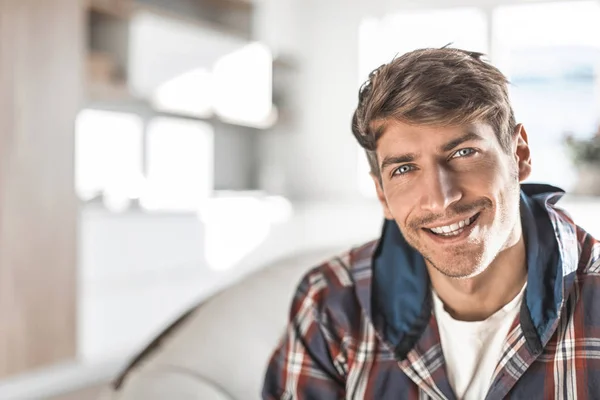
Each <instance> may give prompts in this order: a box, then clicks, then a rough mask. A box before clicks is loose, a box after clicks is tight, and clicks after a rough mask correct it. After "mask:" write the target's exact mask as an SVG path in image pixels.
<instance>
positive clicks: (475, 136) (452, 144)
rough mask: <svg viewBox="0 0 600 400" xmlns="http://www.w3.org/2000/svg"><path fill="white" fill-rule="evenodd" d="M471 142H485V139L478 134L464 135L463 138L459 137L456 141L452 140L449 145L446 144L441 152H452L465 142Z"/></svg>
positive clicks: (470, 132)
mask: <svg viewBox="0 0 600 400" xmlns="http://www.w3.org/2000/svg"><path fill="white" fill-rule="evenodd" d="M469 140H483V138H482V137H481V136H479V135H478V134H476V133H475V132H473V131H469V132H467V133H466V134H464V135H463V136H461V137H458V138H456V139H452V140H451V141H449V142H448V143H446V144H444V145H443V146H441V147H440V150H441V151H442V152H447V151H450V150H452V149H454V148H455V147H457V146H460V145H461V144H463V143H464V142H468V141H469Z"/></svg>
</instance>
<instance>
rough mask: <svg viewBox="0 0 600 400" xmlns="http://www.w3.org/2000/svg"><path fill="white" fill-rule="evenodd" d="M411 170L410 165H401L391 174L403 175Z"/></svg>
mask: <svg viewBox="0 0 600 400" xmlns="http://www.w3.org/2000/svg"><path fill="white" fill-rule="evenodd" d="M412 170H413V167H412V165H403V166H401V167H398V168H396V169H395V170H394V173H393V175H404V174H406V173H408V172H410V171H412Z"/></svg>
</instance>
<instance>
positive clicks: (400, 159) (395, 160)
mask: <svg viewBox="0 0 600 400" xmlns="http://www.w3.org/2000/svg"><path fill="white" fill-rule="evenodd" d="M416 158H417V155H416V154H415V153H407V154H402V155H399V156H385V157H384V158H383V161H382V162H381V170H382V171H383V170H384V169H386V167H389V166H390V165H396V164H403V163H407V162H412V161H414V160H415V159H416Z"/></svg>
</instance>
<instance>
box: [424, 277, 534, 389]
mask: <svg viewBox="0 0 600 400" xmlns="http://www.w3.org/2000/svg"><path fill="white" fill-rule="evenodd" d="M524 291H525V286H524V287H523V289H522V290H521V292H520V293H519V294H518V295H517V296H516V297H515V298H514V299H513V300H511V301H510V303H508V304H507V305H505V306H504V307H503V308H502V309H500V310H498V311H497V312H496V313H494V314H493V315H492V316H490V317H489V318H488V319H486V320H484V321H475V322H466V321H458V320H456V319H454V318H452V317H451V316H450V314H448V313H447V312H446V310H444V304H443V303H442V301H441V300H440V298H439V297H438V296H437V294H436V293H435V291H434V292H433V307H434V313H435V316H436V319H437V323H438V328H439V331H440V339H441V343H442V351H443V353H444V358H445V360H446V372H447V374H448V379H449V381H450V386H451V387H452V389H453V390H454V394H455V395H456V397H457V398H458V399H459V400H481V399H483V398H485V396H486V394H487V392H488V390H489V388H490V385H491V383H492V382H491V380H492V375H493V373H494V370H495V369H496V366H497V365H498V361H499V360H500V356H501V353H502V347H503V345H504V341H505V339H506V336H507V335H508V333H509V330H510V327H511V326H512V323H513V322H514V320H515V318H516V317H517V315H518V314H519V310H520V307H521V303H522V301H523V293H524Z"/></svg>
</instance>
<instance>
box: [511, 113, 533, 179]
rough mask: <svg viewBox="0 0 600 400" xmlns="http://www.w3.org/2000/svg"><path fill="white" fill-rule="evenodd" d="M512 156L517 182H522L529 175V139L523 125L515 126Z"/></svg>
mask: <svg viewBox="0 0 600 400" xmlns="http://www.w3.org/2000/svg"><path fill="white" fill-rule="evenodd" d="M514 154H515V157H516V159H517V166H518V169H519V182H523V181H524V180H525V179H527V178H529V175H531V150H530V149H529V139H528V138H527V132H526V131H525V127H524V126H523V124H517V126H516V127H515V153H514Z"/></svg>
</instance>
